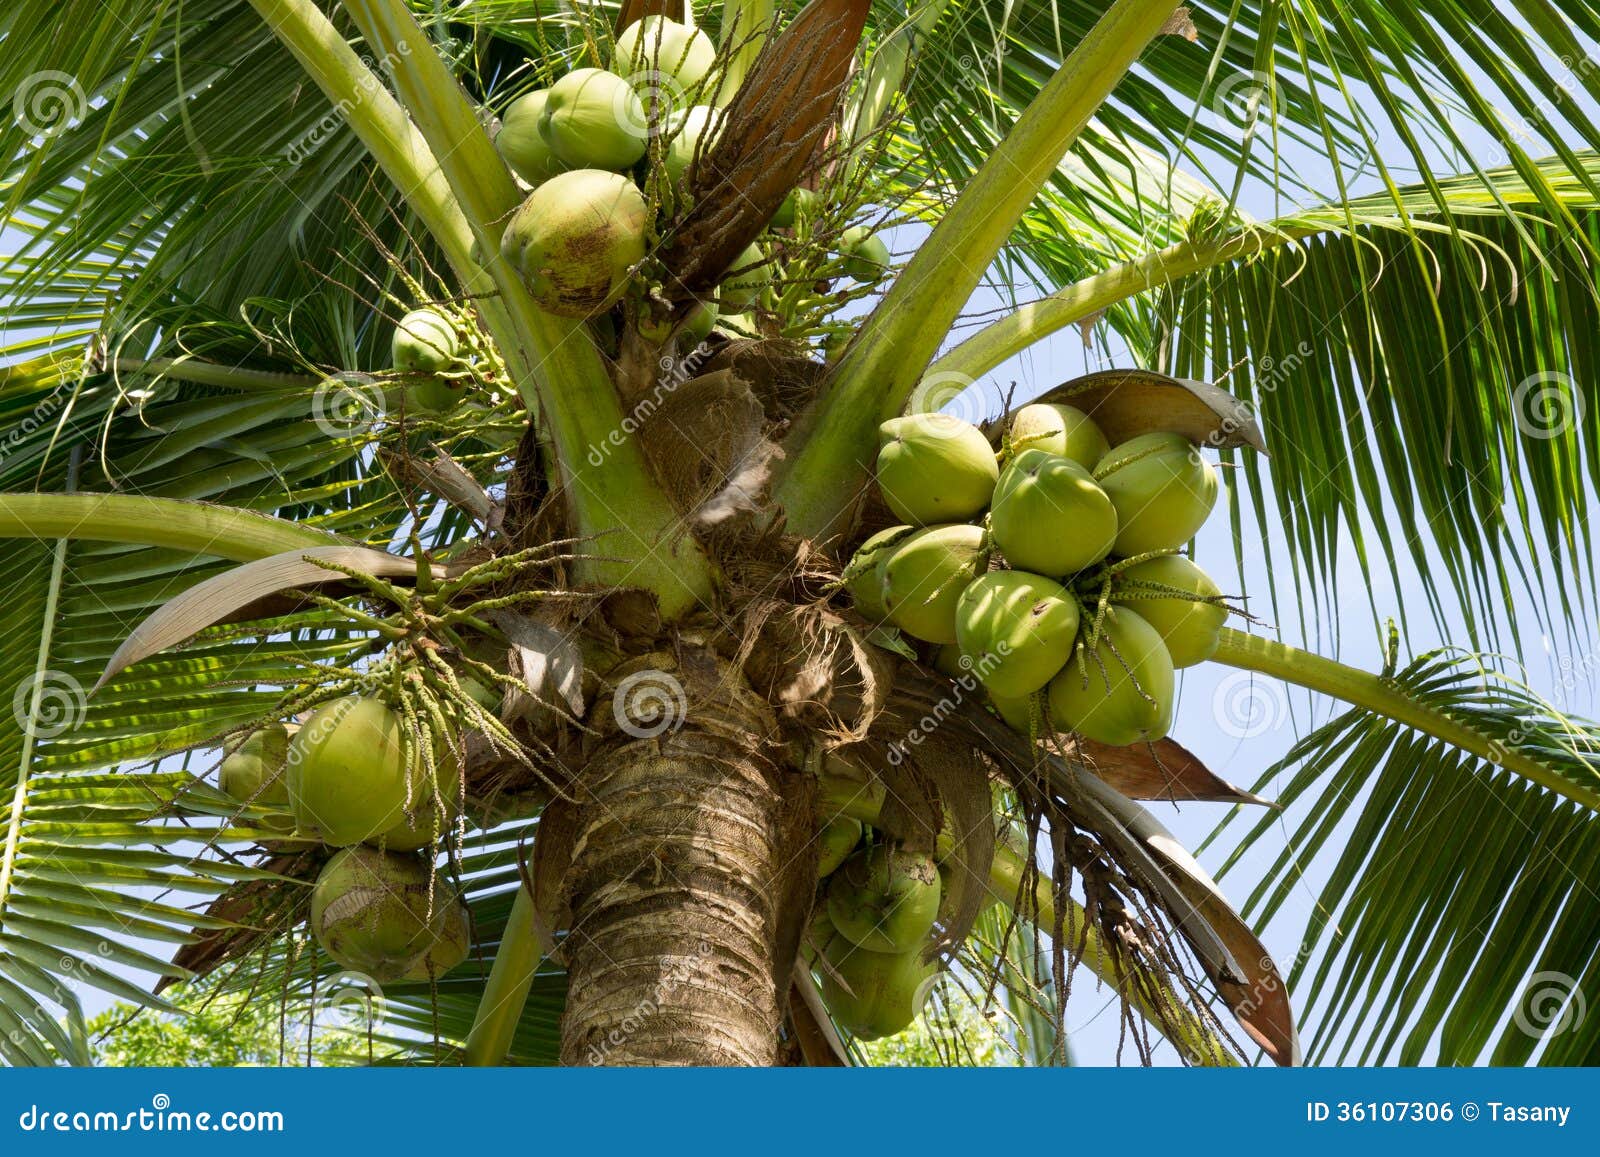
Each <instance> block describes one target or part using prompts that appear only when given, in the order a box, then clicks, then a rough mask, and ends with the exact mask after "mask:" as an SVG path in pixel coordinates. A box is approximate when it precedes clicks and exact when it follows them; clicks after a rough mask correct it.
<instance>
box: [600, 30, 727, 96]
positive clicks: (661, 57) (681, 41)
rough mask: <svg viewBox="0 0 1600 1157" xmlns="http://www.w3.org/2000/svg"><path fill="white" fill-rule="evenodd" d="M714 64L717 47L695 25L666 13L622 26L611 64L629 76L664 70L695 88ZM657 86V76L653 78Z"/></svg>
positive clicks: (689, 86)
mask: <svg viewBox="0 0 1600 1157" xmlns="http://www.w3.org/2000/svg"><path fill="white" fill-rule="evenodd" d="M716 64H717V48H716V45H714V44H712V43H711V38H710V37H709V36H707V35H706V34H705V33H704V32H701V31H700V30H699V29H698V28H691V27H690V26H689V25H687V24H680V23H679V22H678V21H676V20H670V19H668V18H667V17H665V16H646V17H644V18H643V19H641V20H636V21H634V22H633V23H632V24H630V25H628V26H627V27H626V28H624V29H623V30H622V35H620V36H618V37H617V50H616V52H615V54H614V55H613V57H612V66H613V67H614V68H616V70H617V71H618V72H624V73H626V74H627V75H629V76H638V75H639V74H640V73H645V74H649V73H664V74H666V75H667V76H669V77H671V78H672V79H673V80H674V81H676V82H677V83H678V84H679V85H681V86H682V87H683V88H685V89H688V90H691V91H692V90H694V89H696V88H698V87H699V86H700V83H701V82H702V81H704V80H705V78H706V77H707V76H709V75H711V70H712V69H713V68H715V67H716ZM652 83H653V84H655V85H657V86H659V83H660V81H659V78H657V79H655V80H653V82H652Z"/></svg>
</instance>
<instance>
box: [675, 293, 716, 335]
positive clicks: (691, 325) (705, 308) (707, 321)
mask: <svg viewBox="0 0 1600 1157" xmlns="http://www.w3.org/2000/svg"><path fill="white" fill-rule="evenodd" d="M716 324H717V303H716V302H714V301H701V302H697V303H696V304H695V307H694V308H693V309H692V310H690V311H689V316H688V317H686V318H684V321H683V325H682V326H681V327H679V329H678V340H679V341H680V342H682V343H683V344H685V345H689V346H697V345H699V344H700V343H701V342H703V341H705V340H706V338H708V337H710V336H711V328H712V327H713V326H715V325H716Z"/></svg>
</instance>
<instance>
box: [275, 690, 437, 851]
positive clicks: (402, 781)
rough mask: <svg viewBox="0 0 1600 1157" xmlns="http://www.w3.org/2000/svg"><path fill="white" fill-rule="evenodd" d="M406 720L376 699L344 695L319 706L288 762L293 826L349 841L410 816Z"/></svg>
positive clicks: (293, 743) (339, 843)
mask: <svg viewBox="0 0 1600 1157" xmlns="http://www.w3.org/2000/svg"><path fill="white" fill-rule="evenodd" d="M403 726H404V725H403V724H402V722H401V720H400V717H399V716H398V715H397V714H395V712H394V711H393V710H391V709H390V708H389V706H388V705H387V704H385V703H383V702H381V701H379V700H377V699H366V698H355V697H351V698H347V699H338V700H335V701H334V702H332V703H329V704H326V705H325V706H323V707H319V708H318V709H317V710H316V711H314V712H313V713H312V715H311V718H309V719H307V720H306V722H305V723H304V724H303V725H302V726H301V728H300V730H299V731H297V732H295V734H294V738H293V739H291V740H290V741H289V750H288V754H287V756H286V757H285V760H284V766H285V768H286V771H287V774H286V779H287V780H288V788H289V803H290V806H291V807H292V808H293V810H294V816H295V825H296V826H297V827H298V828H300V829H301V830H302V831H308V832H316V833H318V834H319V835H320V836H321V837H322V841H323V842H324V843H327V844H331V845H333V846H334V847H346V846H348V845H350V844H359V843H361V842H362V841H363V840H371V839H375V838H377V837H379V836H382V835H383V834H384V833H385V832H388V831H389V830H390V829H392V828H394V827H395V826H396V825H397V824H400V823H402V822H404V820H405V804H406V797H407V790H406V787H407V769H406V758H405V749H404V747H403V745H402V739H401V729H402V727H403Z"/></svg>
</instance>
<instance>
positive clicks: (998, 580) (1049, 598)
mask: <svg viewBox="0 0 1600 1157" xmlns="http://www.w3.org/2000/svg"><path fill="white" fill-rule="evenodd" d="M1063 461H1065V459H1063ZM1077 637H1078V601H1077V599H1075V598H1073V596H1072V594H1071V593H1070V592H1069V591H1068V590H1067V588H1066V587H1064V586H1062V585H1061V584H1060V583H1058V582H1056V581H1054V580H1053V579H1048V578H1044V577H1043V576H1041V575H1036V574H1029V573H1028V572H1027V571H1021V570H999V571H990V572H989V573H988V574H982V575H979V576H978V577H977V578H976V579H974V580H973V581H972V583H971V585H970V586H968V587H967V589H966V590H964V591H962V592H961V599H960V601H959V602H957V604H956V642H957V643H958V644H959V645H960V647H961V654H962V655H963V656H964V657H965V658H967V659H969V660H971V663H972V671H973V673H974V674H976V675H977V676H978V678H979V679H980V680H982V681H983V685H984V686H985V687H986V688H988V689H989V691H990V692H991V693H993V694H996V695H1003V696H1006V697H1007V698H1012V699H1015V698H1017V697H1018V696H1023V695H1029V694H1032V693H1033V692H1034V691H1037V690H1038V689H1039V688H1041V687H1043V686H1044V685H1045V684H1046V683H1048V682H1050V680H1051V679H1052V678H1053V677H1054V676H1055V674H1056V672H1057V671H1059V670H1061V668H1062V666H1063V665H1065V663H1066V661H1067V657H1068V656H1069V655H1071V654H1072V643H1073V640H1074V639H1076V638H1077Z"/></svg>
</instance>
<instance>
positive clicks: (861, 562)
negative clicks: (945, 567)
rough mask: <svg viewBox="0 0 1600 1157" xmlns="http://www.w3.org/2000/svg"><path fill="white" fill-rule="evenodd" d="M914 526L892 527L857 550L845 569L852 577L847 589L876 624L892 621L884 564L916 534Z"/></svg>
mask: <svg viewBox="0 0 1600 1157" xmlns="http://www.w3.org/2000/svg"><path fill="white" fill-rule="evenodd" d="M913 530H914V528H913V527H910V526H891V527H889V528H888V529H887V530H880V531H878V533H877V534H874V535H872V536H871V537H870V538H868V539H867V541H866V542H863V543H862V544H861V545H860V546H859V547H857V548H856V552H855V554H854V555H852V556H851V558H850V565H849V566H848V567H846V568H845V573H846V574H847V575H848V576H849V577H848V578H847V579H846V580H845V584H844V589H845V590H847V591H849V592H850V601H851V602H853V603H854V604H855V608H856V610H857V612H859V613H860V615H861V617H862V618H864V619H867V620H869V621H871V622H874V623H879V622H882V621H883V620H884V619H886V618H888V617H889V608H888V607H887V606H885V605H884V601H883V560H884V559H886V558H888V557H889V552H890V548H891V547H893V546H894V545H895V544H896V543H898V542H900V540H902V539H904V538H905V537H907V536H908V535H910V534H911V533H912V532H913Z"/></svg>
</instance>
